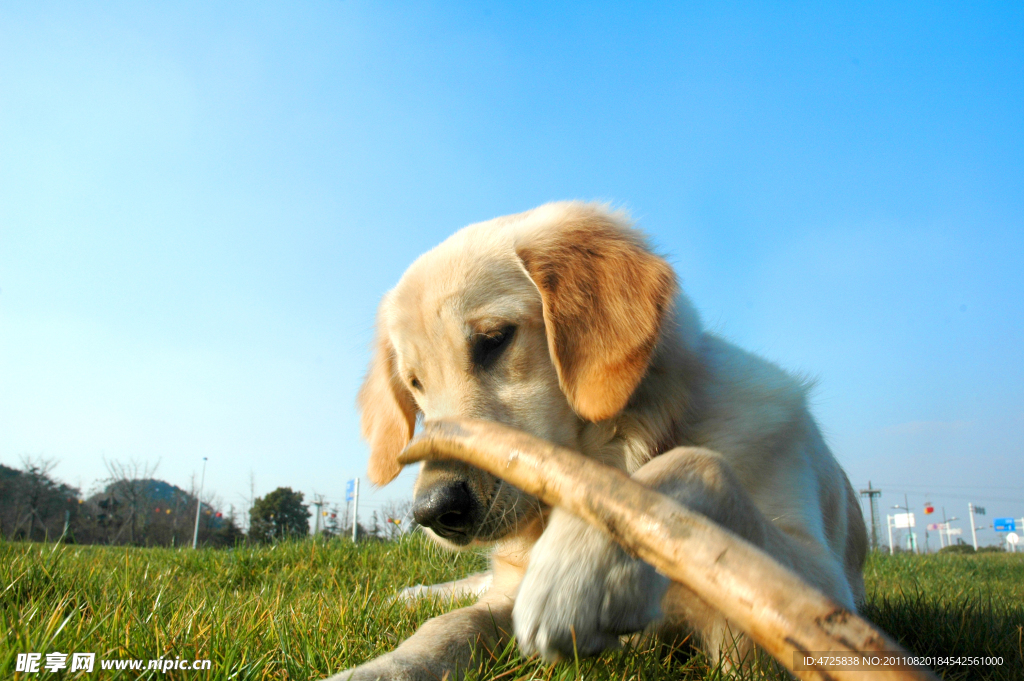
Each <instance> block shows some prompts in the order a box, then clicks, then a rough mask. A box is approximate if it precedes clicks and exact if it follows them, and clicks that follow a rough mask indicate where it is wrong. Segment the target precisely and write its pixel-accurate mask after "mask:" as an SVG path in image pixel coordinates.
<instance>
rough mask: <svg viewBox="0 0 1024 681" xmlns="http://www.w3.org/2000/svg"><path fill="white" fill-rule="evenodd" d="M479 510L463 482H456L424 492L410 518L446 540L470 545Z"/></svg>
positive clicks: (444, 483)
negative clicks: (471, 533)
mask: <svg viewBox="0 0 1024 681" xmlns="http://www.w3.org/2000/svg"><path fill="white" fill-rule="evenodd" d="M479 508H480V507H479V506H478V505H477V503H476V500H475V499H474V498H473V495H472V494H470V493H469V487H468V486H467V485H466V483H465V481H462V480H458V481H452V482H443V483H440V484H437V485H434V486H433V487H431V488H430V489H428V490H424V491H423V492H422V493H421V494H420V495H418V496H417V497H416V501H415V502H414V503H413V507H412V515H413V518H415V519H416V522H418V523H419V524H420V525H425V526H427V527H429V528H430V529H432V530H433V531H434V532H436V533H437V534H439V535H440V536H442V537H444V538H445V539H451V540H454V541H456V542H457V541H458V540H459V539H465V540H466V541H469V539H470V538H471V537H469V531H470V530H471V529H472V528H473V526H474V525H476V522H477V516H478V515H479Z"/></svg>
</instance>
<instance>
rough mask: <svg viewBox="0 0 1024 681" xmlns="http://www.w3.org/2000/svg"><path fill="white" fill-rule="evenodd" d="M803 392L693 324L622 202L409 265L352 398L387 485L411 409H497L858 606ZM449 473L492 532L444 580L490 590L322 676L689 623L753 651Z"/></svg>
mask: <svg viewBox="0 0 1024 681" xmlns="http://www.w3.org/2000/svg"><path fill="white" fill-rule="evenodd" d="M510 325H512V326H514V327H515V335H514V336H513V340H512V341H511V342H510V344H509V345H508V347H507V349H505V351H504V353H503V354H502V356H501V358H500V360H499V361H498V362H497V363H496V364H495V365H494V367H492V368H490V369H488V370H487V371H481V370H479V369H478V368H474V367H473V366H472V363H471V362H470V361H469V359H468V356H469V355H468V353H469V348H470V347H471V345H472V342H473V338H475V337H476V336H475V334H480V333H490V332H492V331H493V330H495V329H499V328H504V327H507V326H510ZM806 390H807V388H806V386H805V385H804V383H803V382H801V381H800V380H798V379H797V378H794V377H793V376H792V375H790V374H788V373H786V372H784V371H783V370H782V369H780V368H779V367H777V366H775V365H774V364H772V363H771V362H768V361H767V360H764V359H762V358H759V357H757V356H755V355H752V354H749V353H747V352H745V351H743V350H740V349H739V348H736V347H734V346H733V345H731V344H729V343H728V342H726V341H725V340H723V339H722V338H720V337H718V336H715V335H713V334H711V333H708V332H706V331H705V330H703V329H702V327H701V324H700V320H699V318H698V315H697V313H696V312H695V310H694V309H693V307H692V306H691V304H690V302H689V301H688V300H687V299H686V297H685V296H683V295H682V294H681V293H680V292H679V291H678V290H677V288H676V283H675V277H674V275H673V273H672V271H671V269H670V268H669V267H668V265H667V264H665V262H664V260H662V259H661V258H659V257H658V256H656V255H654V254H653V253H652V252H651V250H650V249H649V248H648V247H647V245H646V243H645V242H644V240H643V238H642V236H641V235H640V234H639V233H637V232H635V231H634V230H633V229H632V227H631V226H630V224H629V221H628V218H627V217H626V216H625V215H624V214H622V213H616V212H611V211H609V210H608V209H607V208H605V207H604V206H600V205H595V204H584V203H554V204H548V205H544V206H541V207H539V208H537V209H535V210H532V211H529V212H526V213H522V214H519V215H513V216H509V217H503V218H497V219H495V220H491V221H489V222H484V223H480V224H476V225H471V226H469V227H466V228H465V229H463V230H461V231H459V232H457V233H456V234H454V235H453V236H451V237H450V238H449V239H448V240H447V241H445V242H444V243H442V244H441V245H440V246H438V247H437V248H435V249H433V250H432V251H430V252H428V253H426V254H424V255H423V256H421V257H420V258H419V259H418V260H417V261H416V262H415V263H414V264H413V265H412V266H411V267H410V268H409V269H408V271H407V272H406V273H405V275H404V276H403V277H402V279H401V280H400V281H399V283H398V285H397V286H396V287H395V289H394V290H393V291H391V292H389V293H388V294H387V295H386V296H385V298H384V300H383V302H382V303H381V308H380V317H379V322H378V342H377V350H376V355H375V357H374V360H373V362H372V363H371V367H370V371H369V373H368V375H367V379H366V383H365V385H364V387H363V390H362V392H361V394H360V406H361V408H362V411H363V426H364V434H365V435H366V437H367V439H368V441H369V442H370V446H371V461H370V473H371V478H372V479H374V481H375V482H376V483H378V484H385V483H386V482H388V481H389V480H390V479H391V478H393V477H394V475H396V474H397V472H398V470H399V466H398V464H397V462H396V461H395V457H396V456H397V454H398V452H399V451H400V450H401V448H402V447H403V446H404V445H405V444H406V442H408V439H409V437H411V434H412V430H413V426H414V423H415V419H416V417H417V415H422V417H423V418H426V419H437V418H445V417H456V416H457V417H473V418H482V419H490V420H494V421H499V422H501V423H504V424H507V425H510V426H513V427H516V428H520V429H522V430H525V431H527V432H530V433H532V434H534V435H536V436H539V437H542V438H544V439H547V440H549V441H552V442H556V443H558V444H560V445H563V446H566V447H570V448H572V449H576V450H578V451H580V452H582V453H584V454H586V455H587V456H591V457H593V458H595V459H598V460H600V461H603V462H605V463H607V464H609V465H612V466H615V467H618V468H620V469H623V470H625V471H627V472H629V473H630V474H631V475H633V476H634V477H635V478H636V479H638V480H639V481H641V482H643V483H644V484H646V485H649V486H651V487H653V488H655V489H658V490H659V491H661V492H663V493H665V494H668V495H670V496H672V497H673V498H675V499H676V500H678V501H680V502H681V503H683V504H686V505H687V506H689V507H690V508H693V509H694V510H697V511H699V512H701V513H704V514H706V515H707V516H709V517H710V518H711V519H713V520H715V521H716V522H718V523H720V524H721V525H723V526H725V527H726V528H728V529H730V530H732V531H733V532H735V533H737V534H739V535H740V536H742V537H744V538H746V539H748V540H749V541H751V542H753V543H754V544H756V545H758V546H760V547H761V548H763V549H764V550H766V551H768V552H769V553H770V554H771V555H773V556H774V557H775V558H776V559H777V560H779V561H780V562H781V563H783V564H784V565H787V566H789V567H791V568H793V569H794V570H796V571H797V572H798V573H799V574H801V575H802V576H803V577H804V578H805V579H806V580H807V581H809V582H810V583H811V584H814V585H815V586H817V587H819V588H820V589H822V590H823V591H824V592H825V593H826V594H828V595H829V596H831V597H832V598H833V599H835V600H836V601H837V602H839V603H841V604H842V605H844V606H846V607H848V608H854V607H855V604H856V603H857V602H859V601H860V600H862V599H863V596H864V586H863V579H862V576H861V566H862V563H863V560H864V555H865V548H866V537H865V531H864V524H863V520H862V519H861V515H860V510H859V506H858V504H857V500H856V497H855V496H854V493H853V490H852V488H851V487H850V484H849V482H848V481H847V479H846V476H845V474H844V473H843V471H842V469H841V468H840V466H839V464H838V463H837V462H836V461H835V459H834V458H833V457H832V454H831V453H830V452H829V449H828V447H827V445H826V444H825V442H824V440H823V439H822V437H821V434H820V432H819V430H818V427H817V425H816V424H815V422H814V419H813V418H812V417H811V415H810V413H809V411H808V408H807V403H806ZM452 479H458V480H463V481H465V482H466V484H467V485H468V486H469V488H470V489H471V490H472V492H473V494H474V495H475V496H476V497H477V498H478V499H479V500H480V501H481V502H482V503H483V504H484V505H485V506H486V508H487V515H486V517H485V518H484V519H483V520H482V521H481V522H480V523H479V526H478V527H476V528H475V529H474V541H473V542H472V543H473V544H486V545H489V546H493V553H492V570H491V572H490V574H489V575H488V576H486V577H481V578H479V579H476V580H475V581H472V583H470V582H466V583H465V584H463V585H460V584H459V583H453V584H450V585H442V586H443V588H444V589H447V590H448V591H454V590H458V589H477V588H479V587H480V586H481V585H488V586H489V588H487V590H486V591H485V592H484V593H483V594H482V595H481V597H480V600H479V602H478V603H477V604H475V605H473V606H470V607H467V608H462V609H459V610H455V611H453V612H450V613H448V614H446V615H443V616H441V617H438V618H435V619H433V620H430V621H428V622H426V623H425V624H424V625H423V626H422V627H421V628H420V630H419V631H418V632H417V633H416V634H415V635H414V636H412V637H411V638H410V639H408V640H407V641H405V642H404V643H402V644H401V645H400V646H399V647H398V648H397V649H396V650H395V651H393V652H391V653H388V654H387V655H384V656H382V657H380V658H377V659H375V660H371V661H368V662H367V663H365V664H363V665H362V666H360V667H357V668H355V669H350V670H346V671H344V672H342V673H340V674H338V675H337V676H336V677H334V678H337V679H353V680H355V681H361V680H364V679H378V678H380V679H436V678H441V677H443V676H444V675H445V674H446V673H447V674H449V678H455V677H458V676H460V675H461V673H462V670H464V669H466V668H467V666H469V665H471V664H477V663H478V662H479V660H480V659H481V658H482V655H481V654H480V652H481V649H482V648H485V647H493V646H496V645H501V644H502V643H503V642H505V641H507V640H508V637H509V636H510V635H512V634H513V633H514V634H515V636H516V638H517V642H518V645H519V646H520V649H521V650H523V651H524V652H526V653H527V654H533V653H539V654H541V655H543V656H545V657H546V658H548V659H558V658H560V657H565V656H570V657H571V655H572V651H573V645H574V643H573V633H575V646H576V649H577V650H578V651H579V652H580V653H581V654H592V653H597V652H599V651H600V650H603V649H605V648H608V647H614V646H616V645H617V644H618V641H619V637H620V636H621V635H624V634H629V633H631V632H636V631H640V630H643V629H645V628H651V629H653V630H654V631H656V632H660V633H662V634H665V635H673V634H674V633H677V632H686V631H694V632H696V633H697V635H698V637H699V639H700V641H701V642H702V644H703V645H704V647H705V648H706V649H708V650H709V651H710V652H711V653H712V654H716V653H718V652H719V651H722V652H724V653H726V654H729V655H732V656H734V657H735V656H737V655H741V654H742V653H743V651H744V650H745V649H746V647H748V645H749V644H748V643H747V642H746V641H745V640H744V639H743V638H742V637H740V638H738V639H737V638H734V634H733V632H732V631H731V630H730V628H729V625H728V622H726V621H725V620H724V619H723V618H722V617H721V616H720V615H718V614H717V613H715V612H713V611H710V610H709V609H708V608H707V606H705V605H704V603H703V601H701V600H700V599H699V598H697V597H696V596H695V595H694V594H692V593H690V592H688V591H687V590H686V589H685V588H683V587H681V586H678V585H670V584H669V583H668V582H667V580H665V579H664V578H663V577H661V576H659V575H657V573H655V572H654V570H653V569H652V568H651V567H650V566H648V565H646V564H644V563H642V562H640V561H637V560H635V559H632V558H630V557H628V556H627V555H626V554H625V553H624V552H623V551H622V550H621V549H619V548H618V547H617V546H616V545H614V544H613V543H612V542H610V540H609V539H608V538H607V537H606V536H605V535H603V534H602V533H600V532H598V531H597V530H594V529H593V528H590V527H588V526H586V525H585V524H584V523H582V521H579V520H577V519H575V518H573V517H572V516H570V515H568V514H566V513H564V512H561V511H559V510H555V511H553V512H552V511H551V510H550V509H547V508H545V507H544V506H542V505H541V504H540V503H539V502H537V500H536V499H533V498H532V497H529V496H527V495H524V494H522V493H520V492H518V490H515V489H514V488H512V487H510V486H509V485H507V484H504V483H501V482H499V481H498V480H496V479H494V478H493V477H491V476H489V475H486V474H484V473H482V472H480V471H477V470H475V469H471V468H469V467H467V466H463V465H460V464H451V465H424V466H423V468H422V470H421V474H420V477H419V479H418V481H417V485H416V493H417V494H422V493H424V491H425V490H428V489H430V487H431V485H435V484H439V481H445V480H452ZM439 541H441V542H442V543H447V542H444V541H443V540H440V539H439ZM486 580H489V581H486ZM446 593H447V591H446ZM405 595H406V596H409V595H412V594H409V593H406V594H405ZM652 623H653V624H652Z"/></svg>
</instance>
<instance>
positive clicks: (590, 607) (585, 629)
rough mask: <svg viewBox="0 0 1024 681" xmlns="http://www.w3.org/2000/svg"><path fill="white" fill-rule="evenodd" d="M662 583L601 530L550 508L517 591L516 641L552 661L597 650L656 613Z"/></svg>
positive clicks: (664, 584)
mask: <svg viewBox="0 0 1024 681" xmlns="http://www.w3.org/2000/svg"><path fill="white" fill-rule="evenodd" d="M667 587H668V580H667V579H666V578H665V577H663V576H662V575H660V574H658V573H657V572H655V571H654V568H652V567H651V566H650V565H648V564H647V563H645V562H643V561H641V560H638V559H636V558H631V557H630V556H629V555H628V554H626V552H625V551H623V550H622V548H621V547H620V546H619V545H618V544H616V543H615V542H613V541H612V540H611V539H609V538H608V537H607V535H605V534H604V533H603V532H601V531H600V530H598V529H596V528H594V527H592V526H591V525H589V524H588V523H586V522H585V521H583V520H580V519H579V518H577V517H575V516H573V515H571V514H569V513H567V512H565V511H562V510H561V509H555V510H554V511H552V513H551V517H550V518H549V520H548V527H547V529H546V530H545V531H544V534H542V535H541V537H540V539H539V540H538V541H537V543H536V544H535V545H534V547H533V550H532V551H531V552H530V564H529V566H528V567H527V569H526V576H525V577H524V578H523V582H522V584H520V586H519V593H518V594H517V595H516V603H515V609H514V611H513V620H514V623H515V624H514V626H515V632H516V640H517V641H518V643H519V647H520V649H521V650H522V651H523V652H524V653H526V654H527V655H532V654H534V653H540V654H541V655H543V656H544V657H545V658H546V659H548V660H551V661H554V660H558V659H563V658H567V659H572V657H573V653H574V652H576V653H578V654H579V655H581V656H584V655H595V654H597V653H599V652H601V651H602V650H605V649H606V648H614V647H617V646H618V643H619V636H620V635H621V634H626V633H630V632H634V631H639V630H641V629H643V628H644V627H645V626H646V625H647V623H648V622H650V621H651V620H653V619H656V618H657V617H659V615H660V612H661V611H660V607H659V603H660V602H661V598H662V596H663V595H664V593H665V589H666V588H667Z"/></svg>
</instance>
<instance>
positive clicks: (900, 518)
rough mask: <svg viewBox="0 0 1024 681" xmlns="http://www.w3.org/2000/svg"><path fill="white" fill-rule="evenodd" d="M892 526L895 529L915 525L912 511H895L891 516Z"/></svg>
mask: <svg viewBox="0 0 1024 681" xmlns="http://www.w3.org/2000/svg"><path fill="white" fill-rule="evenodd" d="M892 526H893V527H895V528H896V529H900V528H903V527H916V525H915V524H914V514H913V513H897V514H896V515H894V516H893V517H892Z"/></svg>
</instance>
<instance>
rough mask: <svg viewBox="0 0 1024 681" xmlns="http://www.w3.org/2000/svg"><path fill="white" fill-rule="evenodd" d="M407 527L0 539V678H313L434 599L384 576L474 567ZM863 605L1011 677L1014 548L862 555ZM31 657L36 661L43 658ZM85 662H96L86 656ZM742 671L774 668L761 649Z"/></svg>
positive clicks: (574, 668) (618, 671) (538, 670)
mask: <svg viewBox="0 0 1024 681" xmlns="http://www.w3.org/2000/svg"><path fill="white" fill-rule="evenodd" d="M485 564H486V561H485V560H484V558H483V557H482V556H480V555H474V554H457V555H453V554H448V553H444V552H442V551H441V550H439V549H437V548H435V547H434V546H433V545H432V544H430V543H428V542H427V541H425V540H424V539H422V538H421V537H413V538H409V539H406V540H405V541H402V542H398V543H393V544H380V543H367V544H363V545H360V546H353V545H352V544H350V543H348V542H344V541H335V542H332V543H330V544H327V545H324V544H319V543H315V542H312V541H310V542H302V543H295V544H282V545H279V546H276V547H264V548H252V547H243V548H239V549H236V550H233V551H213V550H207V551H198V552H193V551H189V550H180V549H178V550H175V549H160V548H115V547H100V546H85V547H79V546H63V545H54V544H47V545H41V544H22V543H2V542H0V589H2V590H3V592H2V594H0V631H2V632H4V637H3V639H2V641H0V678H12V677H13V678H19V677H20V678H26V679H28V678H83V679H108V678H111V679H113V678H123V679H128V678H140V674H139V673H138V672H130V671H122V672H113V671H101V670H99V669H97V670H96V671H94V672H93V673H92V674H81V673H79V672H76V673H75V674H74V675H72V674H70V673H66V672H60V673H57V674H51V673H49V672H41V673H40V674H32V675H29V674H19V675H16V674H15V673H14V669H15V658H16V655H17V653H24V652H42V653H44V654H45V653H48V652H55V651H59V652H64V653H70V652H95V653H97V657H98V658H136V659H146V660H148V659H155V658H158V657H161V656H164V657H169V658H175V657H179V656H180V657H182V658H188V659H197V658H198V659H209V660H211V661H212V669H211V670H210V671H173V670H172V671H169V672H167V673H166V674H163V673H158V672H155V671H149V672H143V673H142V674H141V677H142V678H166V679H186V678H187V679H203V681H214V680H218V679H296V680H302V679H318V678H321V677H323V676H326V675H327V674H330V673H333V672H337V671H339V670H341V669H344V668H346V667H349V666H352V665H354V664H358V663H360V662H363V661H366V660H368V659H370V658H371V657H374V656H376V655H380V654H381V653H384V652H387V651H388V650H391V649H392V648H394V647H395V645H397V643H398V642H399V641H400V640H402V639H404V638H405V637H407V636H409V635H411V634H412V633H413V632H414V631H415V630H416V627H417V626H418V625H419V624H420V623H421V622H423V621H424V620H425V619H427V618H429V617H431V616H433V615H436V614H439V613H441V612H443V611H445V610H447V609H448V606H446V605H444V604H441V603H436V602H430V601H423V602H420V603H419V604H418V605H417V606H415V607H412V608H409V607H406V606H404V605H401V604H397V603H392V602H390V600H389V597H390V596H391V595H393V594H394V593H395V592H396V591H397V590H398V589H399V588H400V587H402V586H406V585H410V584H416V583H433V582H439V581H445V580H449V579H453V578H456V577H459V576H462V575H465V574H468V573H470V572H474V571H477V570H479V569H482V568H484V567H485ZM865 576H866V578H867V582H868V591H869V595H870V599H869V605H868V607H867V609H866V614H867V616H868V617H869V618H871V619H872V620H874V621H875V622H877V623H878V624H880V625H881V626H882V627H883V628H885V629H886V630H888V631H890V632H891V633H892V634H893V635H894V636H895V637H896V638H897V639H898V640H899V641H901V642H902V643H903V644H904V645H905V646H907V647H908V648H910V649H911V650H912V651H914V652H917V653H920V654H942V655H1001V656H1003V657H1004V664H1003V666H1002V667H985V668H969V669H949V670H940V671H942V672H943V675H944V678H948V679H974V678H989V679H1015V678H1024V672H1022V670H1024V655H1022V638H1024V633H1022V624H1024V605H1022V604H1024V554H1018V555H1006V554H987V555H978V556H970V555H968V556H951V555H943V556H929V557H916V556H895V557H892V558H890V557H888V556H875V557H873V558H872V559H871V561H870V562H869V564H868V566H867V569H866V571H865ZM44 659H45V658H44ZM97 667H98V663H97ZM741 676H742V677H744V678H751V679H755V678H758V679H760V678H766V679H782V678H786V676H785V675H784V674H781V673H779V672H778V671H777V669H776V668H775V667H774V665H773V664H771V663H770V662H763V663H760V664H757V665H755V666H754V667H753V668H752V669H748V670H746V671H745V672H744V673H743V674H742V675H741ZM578 677H582V678H586V679H598V680H603V679H608V680H611V679H624V678H625V679H629V678H642V679H680V678H682V679H701V680H703V681H710V680H712V679H718V678H730V674H728V673H726V672H723V671H722V670H721V669H719V668H717V667H716V666H715V665H713V664H711V663H710V662H709V661H708V660H707V659H705V658H704V657H703V656H702V655H700V654H695V655H686V654H682V653H681V652H680V651H679V650H675V651H673V650H671V649H668V648H665V647H660V646H656V645H654V644H651V643H640V644H637V647H635V648H627V649H626V650H625V651H621V652H615V653H606V654H605V655H602V656H600V657H598V658H595V659H588V660H579V661H576V662H569V663H565V664H560V665H556V666H553V667H552V666H549V665H545V664H542V663H540V662H536V661H527V660H524V659H522V658H521V657H519V656H518V654H517V653H516V652H515V649H514V647H513V646H510V647H509V648H508V649H507V650H505V651H503V652H502V653H501V655H500V656H498V659H496V660H492V662H491V664H490V665H489V667H488V668H487V670H486V672H485V673H483V675H482V676H481V678H500V679H502V680H508V681H515V680H516V679H528V678H537V679H574V678H578Z"/></svg>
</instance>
